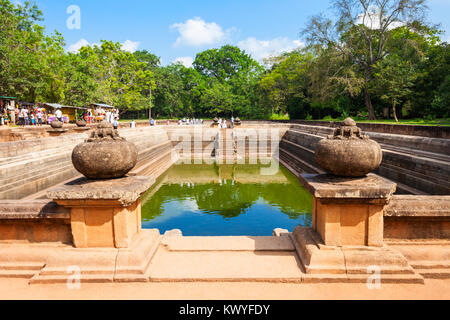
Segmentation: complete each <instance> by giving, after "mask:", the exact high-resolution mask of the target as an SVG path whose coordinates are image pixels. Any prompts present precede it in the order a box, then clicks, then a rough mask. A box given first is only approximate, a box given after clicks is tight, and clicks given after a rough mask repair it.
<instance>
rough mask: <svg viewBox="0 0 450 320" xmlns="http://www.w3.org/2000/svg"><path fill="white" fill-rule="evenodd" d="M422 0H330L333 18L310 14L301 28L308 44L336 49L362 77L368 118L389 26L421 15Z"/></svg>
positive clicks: (371, 115) (386, 48)
mask: <svg viewBox="0 0 450 320" xmlns="http://www.w3.org/2000/svg"><path fill="white" fill-rule="evenodd" d="M424 2H425V0H384V1H378V0H334V8H335V9H336V14H337V15H336V16H337V19H336V21H332V20H331V19H327V18H325V17H324V16H323V15H319V16H315V17H313V18H312V19H311V20H310V22H309V24H308V25H307V26H306V28H305V29H304V30H303V34H304V35H305V37H306V39H307V41H308V42H309V44H311V45H318V46H322V47H331V48H334V49H336V50H338V51H340V52H341V53H342V54H343V55H344V56H345V57H346V58H347V59H348V60H349V61H350V62H351V64H354V65H356V66H357V71H358V74H357V75H358V76H359V77H360V78H361V79H362V80H363V81H364V86H363V94H364V100H365V104H366V108H367V110H368V112H369V119H371V120H374V119H376V116H375V110H374V107H373V105H372V99H371V83H372V80H373V74H374V68H375V65H376V64H377V63H378V62H380V61H382V60H383V59H384V58H385V57H386V56H388V55H389V53H390V52H391V50H392V47H391V46H390V39H391V36H392V30H393V29H394V28H395V27H398V26H400V25H410V24H412V23H414V22H415V21H417V20H420V19H421V18H422V17H423V12H424V10H425V9H426V6H425V4H424Z"/></svg>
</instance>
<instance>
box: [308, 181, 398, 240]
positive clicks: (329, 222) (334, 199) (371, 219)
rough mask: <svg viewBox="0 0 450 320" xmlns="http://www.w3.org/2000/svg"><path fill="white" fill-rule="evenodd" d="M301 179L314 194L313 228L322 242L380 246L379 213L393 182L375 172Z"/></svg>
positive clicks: (380, 213)
mask: <svg viewBox="0 0 450 320" xmlns="http://www.w3.org/2000/svg"><path fill="white" fill-rule="evenodd" d="M301 180H302V183H303V184H304V185H305V187H306V188H307V189H308V190H309V192H310V193H311V194H312V195H313V197H314V208H313V229H314V230H315V231H316V232H317V233H318V234H319V235H320V236H321V238H322V240H323V242H324V244H325V245H329V246H352V245H353V246H375V247H381V246H382V245H383V212H384V207H385V206H386V205H387V204H388V203H389V200H390V198H391V197H392V195H393V194H394V192H395V189H396V184H395V183H393V182H391V181H388V180H386V179H383V178H381V177H378V176H376V175H368V176H367V177H363V178H339V177H336V176H333V175H302V177H301Z"/></svg>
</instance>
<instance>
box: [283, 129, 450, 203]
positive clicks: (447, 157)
mask: <svg viewBox="0 0 450 320" xmlns="http://www.w3.org/2000/svg"><path fill="white" fill-rule="evenodd" d="M333 132H334V129H333V128H329V127H322V126H308V125H292V126H291V129H290V130H289V131H288V132H287V133H286V134H285V136H284V137H283V139H282V141H281V143H280V148H281V151H280V159H281V160H285V161H286V162H290V163H291V164H290V165H291V166H292V167H293V168H295V167H297V168H299V169H300V170H302V171H300V172H305V173H317V172H320V169H319V170H318V165H317V163H316V162H315V159H314V152H315V146H316V144H317V143H318V142H319V141H320V140H321V139H323V138H325V137H326V136H328V135H331V134H333ZM367 134H368V135H369V136H370V137H371V138H372V139H373V140H375V141H377V142H379V143H380V145H381V147H382V149H383V163H382V164H381V166H380V167H379V168H378V170H377V171H375V173H377V174H379V175H380V176H383V177H386V178H388V179H390V180H392V181H394V182H396V183H397V191H398V192H399V193H403V194H418V195H420V194H434V195H445V194H450V140H449V139H440V138H425V137H415V136H403V135H394V134H383V133H372V132H368V133H367ZM295 158H296V159H295ZM292 162H295V163H296V164H293V163H292Z"/></svg>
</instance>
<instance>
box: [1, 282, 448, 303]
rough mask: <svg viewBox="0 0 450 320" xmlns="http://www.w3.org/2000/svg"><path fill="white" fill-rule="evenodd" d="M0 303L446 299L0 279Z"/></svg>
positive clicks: (336, 289) (412, 292)
mask: <svg viewBox="0 0 450 320" xmlns="http://www.w3.org/2000/svg"><path fill="white" fill-rule="evenodd" d="M0 299H1V300H19V299H20V300H42V299H44V300H379V299H383V300H385V299H386V300H399V299H402V300H417V299H424V300H427V299H430V300H431V299H437V300H439V299H442V300H448V299H450V280H430V279H426V280H425V285H417V284H381V289H379V290H378V289H374V290H369V289H368V288H367V286H366V285H365V284H335V283H327V284H295V283H253V282H177V283H169V282H162V283H103V284H81V287H80V289H74V290H69V289H68V287H67V286H66V285H65V284H58V285H32V286H30V285H28V280H26V279H0Z"/></svg>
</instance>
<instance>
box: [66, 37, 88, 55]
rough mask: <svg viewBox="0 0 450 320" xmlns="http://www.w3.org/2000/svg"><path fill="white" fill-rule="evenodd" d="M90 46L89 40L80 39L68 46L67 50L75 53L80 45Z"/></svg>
mask: <svg viewBox="0 0 450 320" xmlns="http://www.w3.org/2000/svg"><path fill="white" fill-rule="evenodd" d="M86 46H90V44H89V42H88V41H87V40H86V39H80V40H78V42H76V43H74V44H72V45H70V46H69V48H68V49H67V51H69V52H72V53H77V52H78V50H80V49H81V48H82V47H86Z"/></svg>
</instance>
